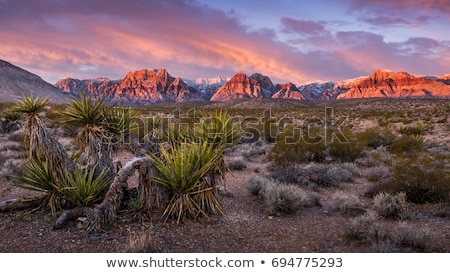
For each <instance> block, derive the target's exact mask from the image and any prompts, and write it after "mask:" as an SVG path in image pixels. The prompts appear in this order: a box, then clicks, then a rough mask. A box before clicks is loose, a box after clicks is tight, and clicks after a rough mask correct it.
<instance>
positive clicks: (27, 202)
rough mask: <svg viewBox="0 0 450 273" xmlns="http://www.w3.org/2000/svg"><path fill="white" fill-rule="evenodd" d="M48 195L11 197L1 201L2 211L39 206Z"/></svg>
mask: <svg viewBox="0 0 450 273" xmlns="http://www.w3.org/2000/svg"><path fill="white" fill-rule="evenodd" d="M45 198H46V196H39V197H35V198H23V199H10V200H5V201H1V202H0V212H8V211H14V210H23V209H29V208H35V207H39V205H41V204H42V203H43V202H44V200H45Z"/></svg>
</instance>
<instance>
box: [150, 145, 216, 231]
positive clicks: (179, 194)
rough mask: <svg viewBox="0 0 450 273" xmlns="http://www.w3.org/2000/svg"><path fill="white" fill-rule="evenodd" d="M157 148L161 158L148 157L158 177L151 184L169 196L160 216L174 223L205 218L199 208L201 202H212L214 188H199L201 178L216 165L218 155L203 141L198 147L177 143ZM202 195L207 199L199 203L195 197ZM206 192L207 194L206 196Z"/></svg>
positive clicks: (204, 214) (213, 199) (206, 213)
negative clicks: (168, 193) (161, 187)
mask: <svg viewBox="0 0 450 273" xmlns="http://www.w3.org/2000/svg"><path fill="white" fill-rule="evenodd" d="M160 149H161V159H160V158H159V157H157V156H155V155H151V159H152V160H153V164H154V166H155V167H156V169H157V170H158V173H159V175H158V176H156V177H154V181H155V182H157V183H160V184H161V185H163V186H165V187H166V188H167V189H168V190H169V191H170V192H171V194H172V196H171V198H170V200H169V202H168V205H167V207H166V209H165V210H164V213H163V215H164V217H165V218H166V220H167V219H175V220H176V222H177V223H180V222H181V221H183V220H184V219H185V218H186V217H187V218H191V219H196V218H197V217H199V216H200V215H203V216H206V217H208V216H209V215H208V212H207V211H204V210H203V209H202V206H201V205H200V203H201V202H214V203H218V204H220V202H219V201H218V200H215V198H216V197H215V196H214V193H213V192H214V190H215V189H214V187H207V188H205V187H202V185H201V183H202V182H204V180H203V179H204V177H205V176H206V175H207V174H208V173H210V172H211V171H212V170H213V169H214V168H215V167H216V166H217V162H218V160H219V158H220V154H219V153H218V152H217V151H216V150H214V149H213V147H212V146H211V145H208V143H206V142H204V143H202V144H195V143H181V144H180V145H177V146H172V147H170V148H165V147H164V146H163V145H161V147H160ZM200 193H204V194H206V195H207V197H208V198H211V200H208V199H206V198H203V199H202V200H199V196H198V194H200ZM207 193H210V195H208V194H207Z"/></svg>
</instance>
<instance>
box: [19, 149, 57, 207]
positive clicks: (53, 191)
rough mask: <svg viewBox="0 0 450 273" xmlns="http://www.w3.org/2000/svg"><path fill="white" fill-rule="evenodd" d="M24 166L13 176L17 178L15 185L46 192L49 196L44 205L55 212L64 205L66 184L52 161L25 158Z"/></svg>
mask: <svg viewBox="0 0 450 273" xmlns="http://www.w3.org/2000/svg"><path fill="white" fill-rule="evenodd" d="M24 167H25V168H24V169H21V170H18V173H17V174H15V175H13V176H12V177H13V178H14V179H15V180H16V182H15V185H16V186H17V187H20V188H24V189H28V190H32V191H38V192H43V193H45V194H46V196H47V197H46V198H45V199H44V203H43V206H44V207H48V208H50V210H51V211H52V213H53V214H55V213H56V211H57V210H59V209H60V208H61V207H62V205H63V198H62V191H63V190H64V188H65V186H64V185H62V184H61V182H60V180H58V178H57V177H56V175H55V173H54V171H53V166H52V164H51V162H50V161H44V160H41V159H40V158H38V157H32V158H29V159H25V160H24Z"/></svg>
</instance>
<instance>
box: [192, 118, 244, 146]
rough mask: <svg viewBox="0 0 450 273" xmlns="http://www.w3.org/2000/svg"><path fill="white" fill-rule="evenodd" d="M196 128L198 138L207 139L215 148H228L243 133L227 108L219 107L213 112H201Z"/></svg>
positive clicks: (199, 139) (195, 133)
mask: <svg viewBox="0 0 450 273" xmlns="http://www.w3.org/2000/svg"><path fill="white" fill-rule="evenodd" d="M196 125H197V126H196V127H195V128H194V135H195V137H196V140H198V141H200V142H203V141H206V142H208V143H211V144H212V145H214V146H215V148H216V149H217V148H221V149H224V148H227V147H230V146H232V145H234V144H236V141H237V140H238V139H239V138H240V136H241V134H242V130H241V128H240V127H239V126H238V124H236V123H234V120H233V118H231V117H230V116H229V114H228V112H227V111H226V110H222V109H218V110H215V111H214V112H212V113H201V117H200V120H199V122H198V123H197V124H196Z"/></svg>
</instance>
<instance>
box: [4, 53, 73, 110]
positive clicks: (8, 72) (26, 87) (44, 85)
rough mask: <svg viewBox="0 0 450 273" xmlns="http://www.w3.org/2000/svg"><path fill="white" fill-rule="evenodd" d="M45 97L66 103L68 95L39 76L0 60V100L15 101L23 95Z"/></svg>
mask: <svg viewBox="0 0 450 273" xmlns="http://www.w3.org/2000/svg"><path fill="white" fill-rule="evenodd" d="M30 94H33V96H34V97H45V98H48V99H49V101H50V102H54V103H66V102H69V101H70V96H67V95H65V94H63V93H61V90H60V89H59V88H56V87H55V86H53V85H52V84H50V83H48V82H46V81H44V80H43V79H42V78H41V77H39V76H37V75H35V74H33V73H30V72H28V71H26V70H24V69H22V68H20V67H17V66H15V65H13V64H11V63H9V62H6V61H3V60H0V101H9V102H16V101H18V100H21V99H22V97H23V96H24V95H26V96H28V95H30Z"/></svg>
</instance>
